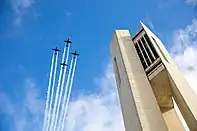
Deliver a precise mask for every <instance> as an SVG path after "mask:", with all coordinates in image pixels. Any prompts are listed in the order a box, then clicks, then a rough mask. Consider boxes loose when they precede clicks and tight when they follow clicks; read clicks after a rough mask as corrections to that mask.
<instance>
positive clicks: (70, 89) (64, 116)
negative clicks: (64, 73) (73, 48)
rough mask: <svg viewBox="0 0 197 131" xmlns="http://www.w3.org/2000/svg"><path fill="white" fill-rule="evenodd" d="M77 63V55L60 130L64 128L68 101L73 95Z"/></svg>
mask: <svg viewBox="0 0 197 131" xmlns="http://www.w3.org/2000/svg"><path fill="white" fill-rule="evenodd" d="M76 64H77V57H76V58H75V61H74V66H73V71H72V76H71V81H70V86H69V91H68V97H67V101H66V105H65V108H64V115H63V119H62V120H63V121H62V124H61V130H60V131H63V130H64V125H65V124H64V123H65V118H66V113H67V108H68V103H69V99H70V95H71V91H72V84H73V80H74V75H75V68H76Z"/></svg>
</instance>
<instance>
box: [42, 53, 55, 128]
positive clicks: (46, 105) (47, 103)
mask: <svg viewBox="0 0 197 131" xmlns="http://www.w3.org/2000/svg"><path fill="white" fill-rule="evenodd" d="M54 58H55V56H54V53H53V56H52V62H51V70H50V75H49V83H48V89H47V99H46V102H45V113H44V123H43V127H42V130H43V131H45V129H46V124H48V122H47V120H48V108H49V97H50V93H51V92H50V88H51V82H52V75H53V65H54ZM46 122H47V123H46Z"/></svg>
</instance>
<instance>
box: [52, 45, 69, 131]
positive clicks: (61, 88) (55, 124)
mask: <svg viewBox="0 0 197 131" xmlns="http://www.w3.org/2000/svg"><path fill="white" fill-rule="evenodd" d="M69 50H70V46H69V45H68V47H67V51H66V52H67V54H66V61H65V63H66V64H68V56H69ZM66 69H67V66H66V67H65V68H64V73H63V78H62V83H61V87H60V95H59V100H58V104H57V113H56V116H55V122H54V128H53V131H55V130H56V126H57V118H58V116H59V108H60V103H61V100H62V93H63V88H64V83H65V76H66Z"/></svg>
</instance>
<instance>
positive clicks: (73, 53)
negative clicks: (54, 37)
mask: <svg viewBox="0 0 197 131" xmlns="http://www.w3.org/2000/svg"><path fill="white" fill-rule="evenodd" d="M64 42H66V47H68V44H71V43H72V42H71V41H70V39H69V38H68V39H67V40H64ZM52 50H53V51H54V53H55V55H56V54H57V52H59V51H60V50H59V49H58V48H57V47H56V48H53V49H52ZM71 54H72V55H73V58H74V59H75V58H76V56H79V54H78V53H77V51H76V50H75V51H74V52H72V53H71ZM60 65H61V66H62V68H64V67H65V66H68V65H67V64H66V62H65V61H64V62H63V63H60Z"/></svg>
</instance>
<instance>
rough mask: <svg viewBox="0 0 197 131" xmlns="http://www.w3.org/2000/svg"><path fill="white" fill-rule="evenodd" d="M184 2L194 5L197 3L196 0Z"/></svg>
mask: <svg viewBox="0 0 197 131" xmlns="http://www.w3.org/2000/svg"><path fill="white" fill-rule="evenodd" d="M186 2H187V3H189V4H191V5H194V6H195V5H196V4H197V0H187V1H186Z"/></svg>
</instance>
